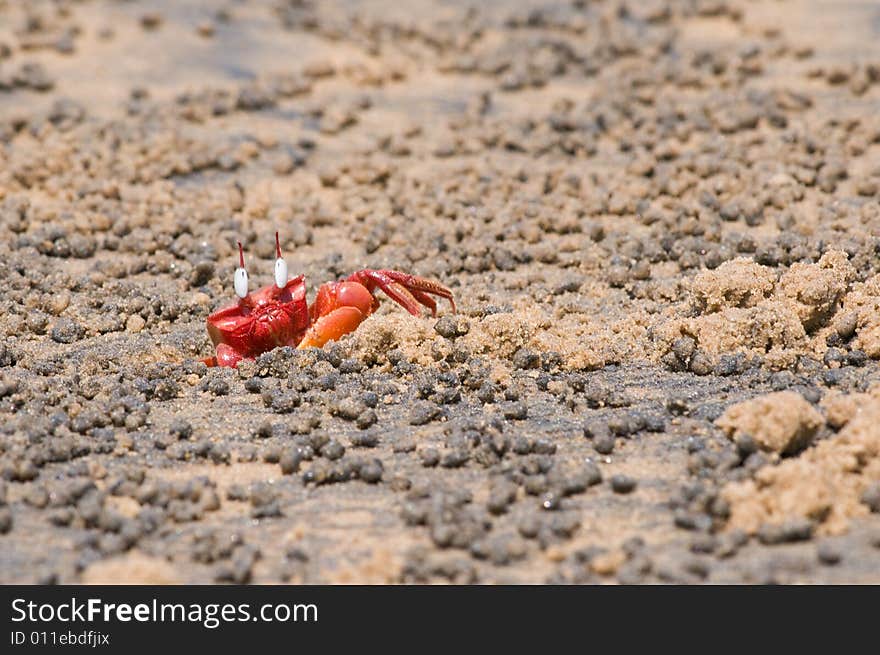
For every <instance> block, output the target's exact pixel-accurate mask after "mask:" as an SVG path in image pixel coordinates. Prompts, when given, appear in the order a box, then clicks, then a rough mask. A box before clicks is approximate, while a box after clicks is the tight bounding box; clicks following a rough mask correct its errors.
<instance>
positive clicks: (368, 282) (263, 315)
mask: <svg viewBox="0 0 880 655" xmlns="http://www.w3.org/2000/svg"><path fill="white" fill-rule="evenodd" d="M275 249H276V251H277V254H278V258H277V259H276V260H275V284H271V285H269V286H267V287H263V288H262V289H258V290H257V291H255V292H254V293H249V292H248V275H247V271H246V270H245V267H244V250H243V249H242V247H241V243H239V244H238V257H239V267H238V268H236V269H235V276H234V278H233V281H234V286H235V294H236V295H237V296H238V298H239V300H238V302H237V303H235V304H234V305H230V306H229V307H224V308H223V309H220V310H218V311H216V312H214V313H213V314H211V315H210V316H209V317H208V335H209V336H210V337H211V341H212V342H213V343H214V346H215V352H216V355H215V356H214V357H208V358H206V359H203V360H202V361H203V362H205V363H206V364H207V365H208V366H233V367H234V366H237V365H238V362H239V361H240V360H242V359H254V358H255V357H257V356H258V355H260V354H261V353H264V352H267V351H269V350H272V349H273V348H277V347H279V346H294V347H296V348H311V347H316V348H320V347H321V346H323V345H324V344H325V343H327V342H328V341H333V340H336V339H338V338H339V337H341V336H342V335H344V334H348V333H349V332H353V331H354V330H356V329H357V326H358V325H360V324H361V322H362V321H363V320H364V319H365V318H367V316H369V315H370V314H372V313H373V312H374V311H376V309H377V308H378V307H379V300H378V298H376V297H375V296H374V295H373V294H374V293H375V291H376V289H381V290H382V291H384V292H385V293H386V294H387V295H388V297H390V298H391V299H392V300H394V301H395V302H396V303H397V304H399V305H401V306H402V307H403V308H404V309H405V310H406V311H408V312H409V313H410V314H412V315H414V316H418V315H419V313H420V310H421V307H420V305H424V306H425V307H427V308H428V309H430V310H431V314H432V315H434V316H436V315H437V303H436V302H435V301H434V299H433V298H432V297H431V296H432V295H435V296H439V297H441V298H446V299H447V300H448V301H449V304H451V305H452V311H453V312H455V300H454V299H453V297H452V292H451V291H450V290H449V289H447V288H446V287H444V286H443V285H442V284H440V283H438V282H434V281H433V280H426V279H425V278H422V277H418V276H416V275H409V274H408V273H401V272H399V271H385V270H373V269H365V270H362V271H357V272H355V273H352V274H351V275H349V276H348V277H347V278H345V279H344V280H341V281H339V282H327V283H325V284H322V285H321V286H320V287H318V294H317V296H315V302H313V303H312V304H311V306H309V305H307V304H306V283H305V279H304V277H303V276H302V275H298V276H297V277H295V278H293V279H291V280H288V279H287V262H285V261H284V259H283V258H282V257H281V243H280V242H279V240H278V233H277V232H276V233H275Z"/></svg>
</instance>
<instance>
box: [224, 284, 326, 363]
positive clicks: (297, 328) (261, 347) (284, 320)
mask: <svg viewBox="0 0 880 655" xmlns="http://www.w3.org/2000/svg"><path fill="white" fill-rule="evenodd" d="M207 324H208V335H209V336H210V337H211V341H212V342H213V343H214V346H215V348H216V346H218V345H219V344H221V343H222V344H226V345H228V346H230V347H232V348H233V349H235V351H237V352H238V353H241V355H242V356H244V357H256V356H257V355H259V354H261V353H264V352H266V351H268V350H272V349H273V348H277V347H279V346H294V347H295V346H296V345H297V344H298V343H299V342H300V341H301V340H302V338H303V335H304V334H305V332H306V330H307V329H308V327H309V307H308V304H307V303H306V284H305V279H304V277H303V276H302V275H299V276H297V277H295V278H292V279H291V280H289V281H288V282H287V284H286V285H284V287H283V288H278V287H277V286H275V285H274V284H273V285H269V286H267V287H263V288H262V289H258V290H257V291H254V292H253V293H251V294H248V295H247V296H246V297H244V298H242V299H241V300H239V301H238V302H237V303H236V304H234V305H230V306H228V307H224V308H222V309H219V310H217V311H216V312H214V313H213V314H211V315H210V316H209V317H208V320H207Z"/></svg>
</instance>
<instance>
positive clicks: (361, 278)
mask: <svg viewBox="0 0 880 655" xmlns="http://www.w3.org/2000/svg"><path fill="white" fill-rule="evenodd" d="M348 280H349V281H352V282H359V283H360V284H362V285H364V286H365V287H366V288H367V289H368V290H369V291H370V293H374V292H375V291H376V289H377V288H379V289H382V291H384V292H385V293H386V295H387V296H388V297H389V298H391V299H392V300H393V301H394V302H396V303H397V304H398V305H400V306H402V307H403V308H404V309H406V311H408V312H409V313H410V314H412V315H413V316H418V315H419V313H420V312H419V310H420V307H419V305H420V304H421V305H424V306H425V307H427V308H428V309H429V310H431V315H432V316H436V315H437V303H436V302H435V301H434V300H433V298H431V296H432V295H434V296H439V297H441V298H445V299H446V300H448V301H449V304H450V305H452V311H453V312H455V299H454V298H453V297H452V292H451V291H450V290H449V289H447V288H446V287H444V286H443V285H442V284H440V283H439V282H434V281H433V280H428V279H425V278H423V277H419V276H418V275H410V274H409V273H401V272H400V271H387V270H374V269H369V268H368V269H365V270H363V271H357V272H355V273H352V274H351V275H349V276H348Z"/></svg>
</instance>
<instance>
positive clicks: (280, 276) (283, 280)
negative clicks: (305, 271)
mask: <svg viewBox="0 0 880 655" xmlns="http://www.w3.org/2000/svg"><path fill="white" fill-rule="evenodd" d="M286 284H287V262H286V261H284V260H283V259H282V258H281V257H279V258H278V259H276V260H275V286H276V287H278V288H279V289H283V288H284V287H285V285H286Z"/></svg>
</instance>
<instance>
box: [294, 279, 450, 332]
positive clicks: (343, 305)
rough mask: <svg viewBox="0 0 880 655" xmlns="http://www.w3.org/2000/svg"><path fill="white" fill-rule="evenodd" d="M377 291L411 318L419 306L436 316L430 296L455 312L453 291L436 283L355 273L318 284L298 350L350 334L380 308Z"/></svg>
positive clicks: (416, 314)
mask: <svg viewBox="0 0 880 655" xmlns="http://www.w3.org/2000/svg"><path fill="white" fill-rule="evenodd" d="M376 289H381V290H382V291H384V292H385V293H386V294H387V295H388V297H389V298H391V299H392V300H394V301H395V302H396V303H397V304H399V305H401V306H402V307H403V308H404V309H406V310H407V311H408V312H409V313H410V314H413V315H414V316H418V315H419V313H420V310H421V307H422V306H425V307H427V308H428V309H429V310H430V311H431V314H432V315H434V316H436V315H437V303H436V301H435V300H434V299H433V298H432V297H431V295H430V294H433V295H436V296H440V297H441V298H446V299H447V300H448V301H449V303H450V304H451V305H452V311H455V301H454V300H453V297H452V292H451V291H450V290H449V289H447V288H446V287H444V286H443V285H441V284H439V283H437V282H433V281H431V280H426V279H425V278H422V277H418V276H416V275H408V274H407V273H400V272H398V271H377V270H371V269H367V270H363V271H357V272H356V273H352V274H351V275H350V276H348V278H347V279H345V280H343V281H342V282H328V283H327V284H322V285H321V287H320V288H319V289H318V294H317V296H316V297H315V302H314V303H312V306H311V307H310V308H309V315H310V316H311V320H312V325H311V327H309V329H308V331H307V332H306V334H305V336H304V337H303V339H302V341H301V342H300V343H299V345H298V346H297V348H311V347H315V348H320V347H321V346H323V345H324V344H325V343H327V342H328V341H335V340H337V339H339V337H341V336H342V335H344V334H348V333H349V332H353V331H354V330H355V329H357V326H358V325H360V324H361V323H362V322H363V320H364V319H365V318H367V316H369V315H370V314H372V313H373V312H374V311H375V310H376V308H377V307H378V306H379V301H378V300H377V299H376V297H375V296H374V293H375V291H376Z"/></svg>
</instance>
